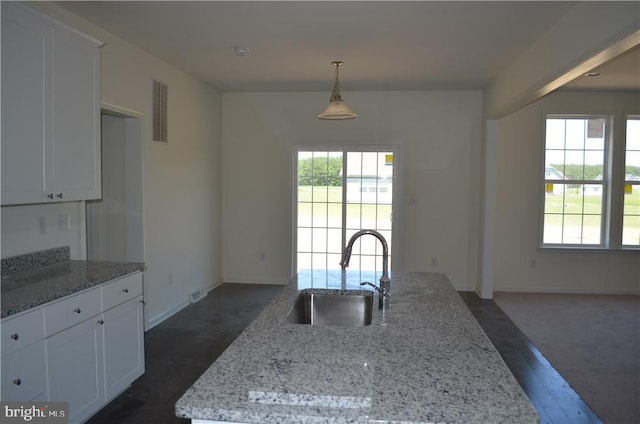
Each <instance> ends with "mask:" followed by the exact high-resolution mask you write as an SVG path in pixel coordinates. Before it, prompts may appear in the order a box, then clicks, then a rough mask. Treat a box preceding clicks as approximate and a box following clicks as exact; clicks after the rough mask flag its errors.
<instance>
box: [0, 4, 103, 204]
mask: <svg viewBox="0 0 640 424" xmlns="http://www.w3.org/2000/svg"><path fill="white" fill-rule="evenodd" d="M1 6H2V155H1V156H2V197H1V199H2V205H15V204H29V203H47V202H60V201H74V200H86V199H97V198H100V196H101V184H100V178H101V172H100V121H99V119H100V50H99V46H100V45H102V43H101V42H100V41H98V40H95V39H93V38H91V37H89V36H86V35H84V34H81V33H80V32H78V31H76V30H74V29H72V28H69V27H67V26H65V25H62V24H59V23H57V22H55V21H53V20H52V19H50V18H48V17H45V16H44V15H41V14H39V13H38V12H36V11H34V10H33V9H31V8H30V7H28V6H24V5H20V4H17V3H14V2H2V4H1Z"/></svg>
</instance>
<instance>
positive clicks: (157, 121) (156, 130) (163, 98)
mask: <svg viewBox="0 0 640 424" xmlns="http://www.w3.org/2000/svg"><path fill="white" fill-rule="evenodd" d="M167 92H168V88H167V84H163V83H161V82H159V81H155V80H154V81H153V140H154V141H161V142H163V143H168V142H169V140H168V139H167Z"/></svg>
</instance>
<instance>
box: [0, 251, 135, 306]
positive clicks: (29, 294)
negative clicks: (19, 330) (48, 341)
mask: <svg viewBox="0 0 640 424" xmlns="http://www.w3.org/2000/svg"><path fill="white" fill-rule="evenodd" d="M67 252H68V251H67ZM38 253H40V252H38ZM29 256H30V258H29V260H31V259H33V257H34V255H29ZM25 257H26V255H25ZM9 259H13V258H9ZM38 259H40V258H38ZM25 260H26V261H27V262H28V261H29V260H27V259H25ZM3 261H5V260H3ZM6 262H7V263H9V262H11V261H10V260H7V261H6ZM22 263H24V261H22ZM3 265H4V264H3ZM144 270H145V265H144V264H143V263H131V262H94V261H78V260H69V259H68V258H66V257H64V255H63V256H62V257H56V258H54V259H53V260H47V261H31V263H29V265H28V266H27V267H25V268H20V267H16V268H13V269H10V270H9V269H8V267H6V268H3V274H2V283H1V295H2V299H1V304H2V315H1V316H0V317H1V318H6V317H9V316H11V315H14V314H17V313H19V312H23V311H26V310H28V309H31V308H35V307H37V306H40V305H43V304H45V303H47V302H51V301H53V300H56V299H59V298H62V297H64V296H67V295H70V294H73V293H76V292H79V291H82V290H85V289H88V288H91V287H94V286H97V285H99V284H101V283H104V282H107V281H109V280H112V279H114V278H118V277H121V276H123V275H126V274H131V273H133V272H137V271H144Z"/></svg>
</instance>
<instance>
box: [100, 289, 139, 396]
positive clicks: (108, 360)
mask: <svg viewBox="0 0 640 424" xmlns="http://www.w3.org/2000/svg"><path fill="white" fill-rule="evenodd" d="M103 319H104V360H105V367H104V368H105V378H106V387H107V400H111V399H112V398H113V397H115V396H116V395H118V394H119V393H120V392H122V391H123V390H124V389H126V388H127V387H128V386H129V385H130V384H131V383H132V382H133V381H134V380H135V379H136V378H138V377H140V376H141V375H142V374H143V373H144V320H143V307H142V296H139V297H137V298H135V299H132V300H130V301H128V302H126V303H123V304H121V305H119V306H116V307H115V308H112V309H109V310H108V311H106V312H104V313H103Z"/></svg>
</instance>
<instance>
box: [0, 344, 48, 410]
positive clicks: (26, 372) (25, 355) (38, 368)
mask: <svg viewBox="0 0 640 424" xmlns="http://www.w3.org/2000/svg"><path fill="white" fill-rule="evenodd" d="M1 365H2V374H1V376H2V401H3V402H12V401H23V402H24V401H30V400H33V399H37V398H38V397H39V396H41V395H42V394H43V393H45V392H46V384H45V378H46V377H45V361H44V342H43V341H42V340H40V341H39V342H36V343H34V344H32V345H30V346H28V347H26V348H24V349H22V350H19V351H17V352H13V353H12V354H11V355H6V356H3V357H2V362H1Z"/></svg>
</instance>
